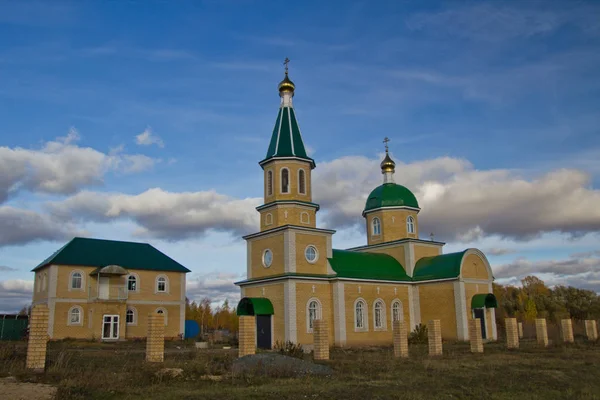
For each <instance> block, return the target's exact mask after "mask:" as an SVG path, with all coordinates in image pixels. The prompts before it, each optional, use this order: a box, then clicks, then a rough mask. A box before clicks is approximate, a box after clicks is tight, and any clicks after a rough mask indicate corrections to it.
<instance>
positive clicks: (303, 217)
mask: <svg viewBox="0 0 600 400" xmlns="http://www.w3.org/2000/svg"><path fill="white" fill-rule="evenodd" d="M300 223H302V224H310V214H309V213H308V212H306V211H302V212H301V213H300Z"/></svg>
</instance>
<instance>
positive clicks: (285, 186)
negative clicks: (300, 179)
mask: <svg viewBox="0 0 600 400" xmlns="http://www.w3.org/2000/svg"><path fill="white" fill-rule="evenodd" d="M289 192H290V171H289V170H288V169H287V168H282V169H281V193H289Z"/></svg>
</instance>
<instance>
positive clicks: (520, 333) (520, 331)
mask: <svg viewBox="0 0 600 400" xmlns="http://www.w3.org/2000/svg"><path fill="white" fill-rule="evenodd" d="M517 329H518V331H519V339H523V323H522V322H517Z"/></svg>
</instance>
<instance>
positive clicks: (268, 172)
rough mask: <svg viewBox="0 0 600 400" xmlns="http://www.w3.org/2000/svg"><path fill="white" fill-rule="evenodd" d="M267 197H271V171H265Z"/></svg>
mask: <svg viewBox="0 0 600 400" xmlns="http://www.w3.org/2000/svg"><path fill="white" fill-rule="evenodd" d="M267 196H273V170H270V169H269V170H267Z"/></svg>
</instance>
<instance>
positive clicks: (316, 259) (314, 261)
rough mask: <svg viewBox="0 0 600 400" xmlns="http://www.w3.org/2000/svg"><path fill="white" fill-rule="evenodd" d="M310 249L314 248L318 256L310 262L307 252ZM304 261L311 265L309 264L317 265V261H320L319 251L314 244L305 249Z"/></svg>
mask: <svg viewBox="0 0 600 400" xmlns="http://www.w3.org/2000/svg"><path fill="white" fill-rule="evenodd" d="M309 247H312V248H314V249H315V255H316V256H315V259H314V260H313V261H310V260H309V259H308V257H306V250H308V248H309ZM304 259H305V260H306V262H307V263H309V264H314V263H316V262H317V261H319V249H317V246H315V245H314V244H309V245H308V246H306V247H305V248H304Z"/></svg>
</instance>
